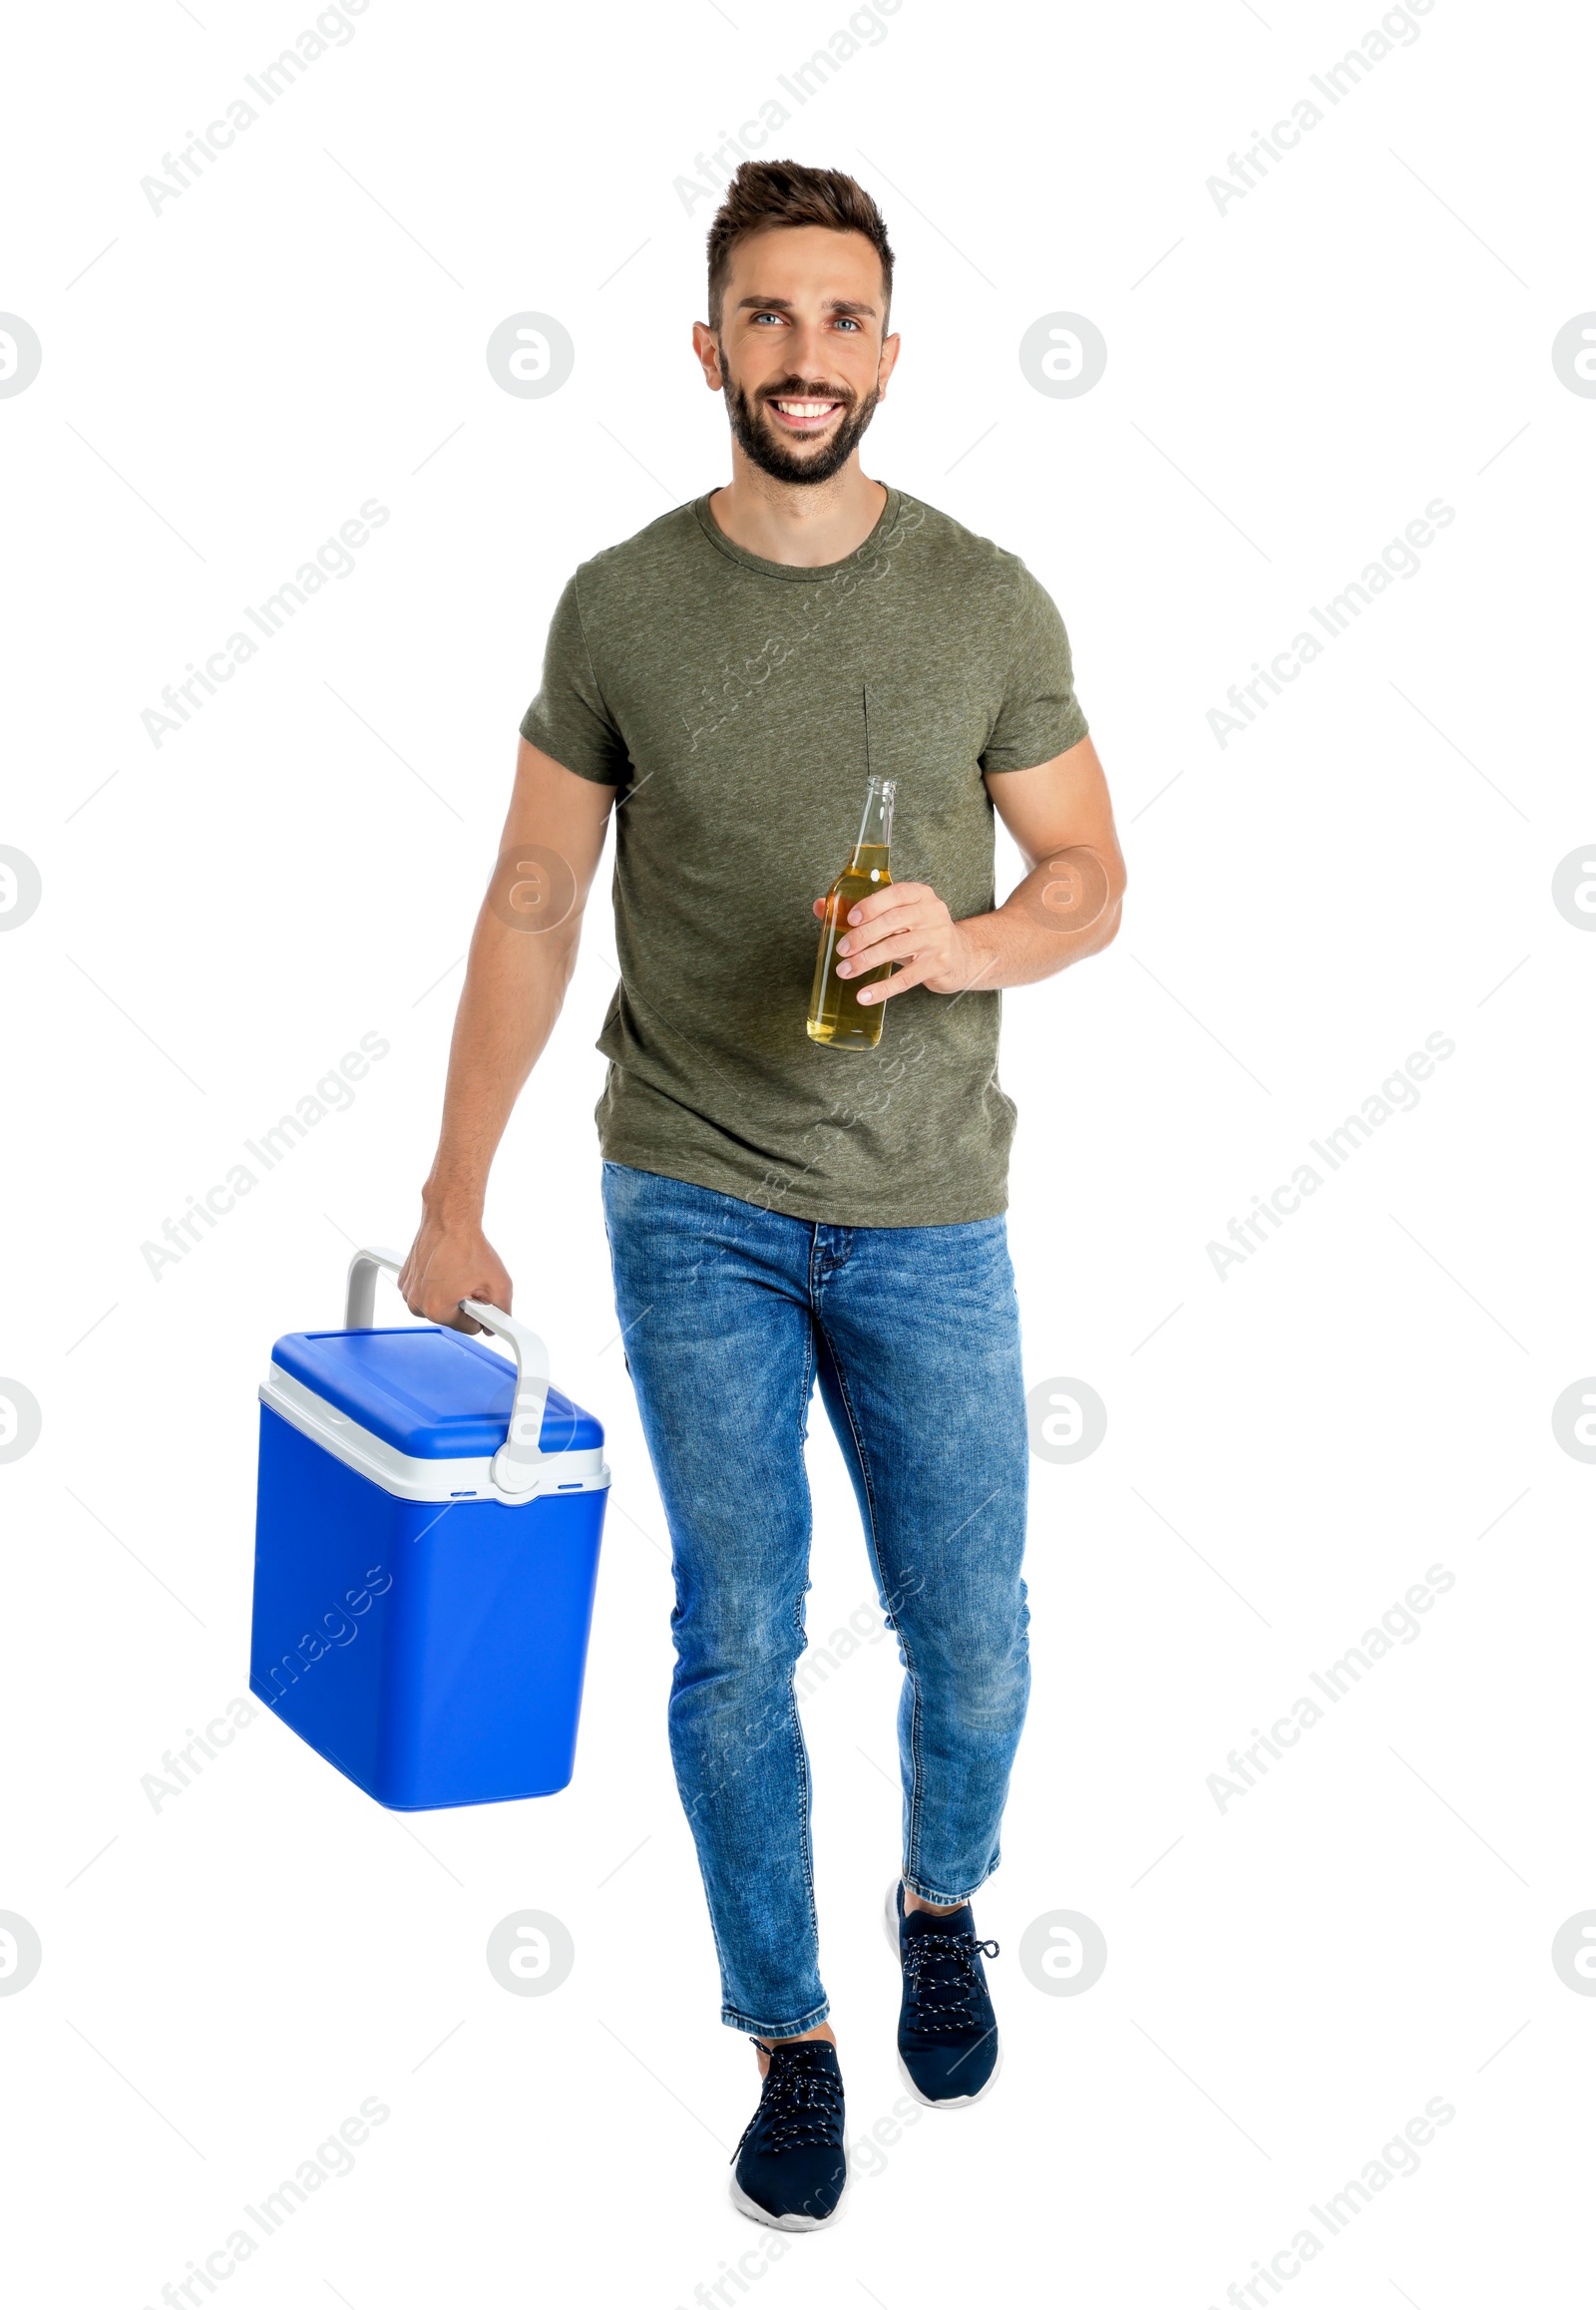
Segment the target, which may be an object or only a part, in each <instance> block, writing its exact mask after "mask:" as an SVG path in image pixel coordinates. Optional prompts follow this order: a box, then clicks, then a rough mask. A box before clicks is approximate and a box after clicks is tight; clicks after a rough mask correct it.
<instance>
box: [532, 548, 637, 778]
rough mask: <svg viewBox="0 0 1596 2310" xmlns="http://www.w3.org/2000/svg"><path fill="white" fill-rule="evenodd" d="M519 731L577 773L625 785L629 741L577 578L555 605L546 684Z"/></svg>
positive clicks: (546, 654) (547, 646)
mask: <svg viewBox="0 0 1596 2310" xmlns="http://www.w3.org/2000/svg"><path fill="white" fill-rule="evenodd" d="M521 735H522V736H523V737H524V738H525V739H526V740H527V741H528V743H529V744H530V745H533V746H537V747H538V748H540V749H541V751H542V752H543V753H545V754H548V755H551V756H552V757H553V759H554V760H555V761H556V762H559V763H562V764H563V765H564V767H565V768H566V769H567V770H574V771H575V772H576V774H577V776H578V777H579V778H591V779H592V780H593V781H594V783H595V784H596V785H598V786H623V785H624V784H625V782H626V773H627V769H628V766H629V757H628V755H627V751H626V741H625V739H624V738H623V737H622V736H621V735H620V732H619V731H618V730H617V729H616V727H615V724H614V720H613V718H612V716H611V715H610V712H609V708H608V707H607V706H606V705H605V704H604V698H603V692H602V691H601V690H600V689H599V687H598V675H597V673H595V671H594V664H593V658H592V656H591V654H590V652H589V649H588V637H587V635H586V633H585V632H584V631H583V624H582V606H581V603H580V602H579V600H578V598H577V580H576V578H575V577H573V578H572V579H571V581H570V583H569V584H568V585H567V587H566V589H565V591H564V593H562V594H561V596H560V599H559V601H558V602H557V603H556V605H555V613H554V616H553V617H552V618H551V619H550V622H549V639H548V641H547V642H546V643H545V644H544V653H543V686H542V688H541V689H540V690H539V692H538V695H537V696H536V697H535V698H534V699H533V701H532V704H531V705H530V706H529V707H528V708H527V711H526V713H525V714H524V715H523V716H522V720H521Z"/></svg>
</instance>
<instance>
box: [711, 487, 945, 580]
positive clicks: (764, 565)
mask: <svg viewBox="0 0 1596 2310" xmlns="http://www.w3.org/2000/svg"><path fill="white" fill-rule="evenodd" d="M712 494H713V493H712V492H706V493H705V495H704V496H703V497H701V498H694V499H693V501H692V510H693V513H694V514H695V515H696V516H697V520H698V527H699V528H700V529H701V530H702V531H703V534H704V536H705V537H706V538H707V539H708V540H709V543H710V544H711V546H713V547H714V549H715V551H716V552H717V553H720V554H724V555H725V557H726V559H727V561H728V562H740V563H741V564H742V567H743V568H744V569H745V570H752V571H754V572H756V573H757V575H758V576H759V577H788V578H798V579H800V580H802V579H805V578H808V579H811V580H813V579H815V578H818V577H835V576H836V575H837V573H838V571H839V570H846V569H847V568H848V567H849V565H850V564H851V563H854V562H860V561H863V560H864V559H865V558H866V557H867V556H868V555H871V554H873V553H875V551H876V549H877V548H878V547H879V546H880V544H881V543H882V541H883V539H884V538H885V537H886V535H887V533H888V532H889V531H890V530H891V528H892V527H893V524H894V523H895V522H896V521H897V519H898V510H899V507H900V506H901V505H902V503H903V492H902V491H901V490H896V489H894V488H893V487H892V486H891V484H890V483H889V484H888V485H887V503H886V504H885V505H884V506H883V507H882V509H881V518H880V520H879V521H878V522H877V524H876V526H875V528H874V529H873V530H872V531H871V533H870V535H869V537H868V538H866V539H865V541H864V543H863V544H862V545H859V546H856V547H855V548H854V550H853V552H852V553H851V554H845V555H844V556H843V558H842V560H841V561H840V562H822V563H820V564H819V566H818V567H817V568H815V569H812V570H809V569H799V568H798V567H796V566H795V565H794V564H793V563H791V562H767V561H766V560H765V558H764V556H763V555H762V554H750V553H749V552H748V550H747V548H746V547H744V546H738V545H736V544H734V543H733V541H732V540H731V539H730V538H728V537H727V536H726V533H725V531H724V530H722V529H721V527H720V525H719V524H718V522H717V521H716V520H715V517H714V515H713V514H712V513H711V511H710V508H709V499H710V496H711V495H712Z"/></svg>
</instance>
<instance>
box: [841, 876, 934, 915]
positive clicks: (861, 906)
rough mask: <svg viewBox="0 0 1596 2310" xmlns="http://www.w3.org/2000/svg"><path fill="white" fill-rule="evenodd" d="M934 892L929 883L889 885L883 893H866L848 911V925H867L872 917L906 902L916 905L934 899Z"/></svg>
mask: <svg viewBox="0 0 1596 2310" xmlns="http://www.w3.org/2000/svg"><path fill="white" fill-rule="evenodd" d="M936 896H937V894H936V892H935V891H934V890H933V889H932V888H931V886H930V884H929V883H889V884H888V885H887V888H886V889H885V890H884V891H870V892H867V894H866V895H865V897H864V898H862V899H856V900H855V902H854V904H853V906H852V907H851V908H850V909H849V913H848V920H849V922H850V923H853V922H860V923H868V922H869V921H870V919H871V917H872V916H873V915H880V914H885V913H886V912H887V911H888V910H889V909H890V908H893V907H899V906H902V905H903V904H904V903H905V901H906V900H907V901H908V902H909V903H910V904H912V905H916V904H918V903H919V902H920V901H921V900H923V899H935V898H936Z"/></svg>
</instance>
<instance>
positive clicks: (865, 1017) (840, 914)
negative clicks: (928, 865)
mask: <svg viewBox="0 0 1596 2310" xmlns="http://www.w3.org/2000/svg"><path fill="white" fill-rule="evenodd" d="M897 792H898V782H897V780H896V779H894V778H872V779H871V780H870V784H869V787H868V789H867V791H866V794H865V812H864V817H863V818H862V819H861V821H860V826H859V840H858V841H857V842H856V843H855V844H854V854H853V857H852V858H851V859H850V860H849V861H848V864H847V865H846V866H845V867H844V868H843V870H842V873H841V874H840V875H839V876H838V877H837V880H836V881H835V882H834V883H833V884H832V886H831V889H830V890H829V891H828V892H827V893H826V912H825V917H824V919H823V921H822V923H821V926H820V947H819V950H818V952H817V954H816V956H815V983H814V989H813V991H812V993H811V994H810V997H809V1038H810V1040H811V1041H812V1042H823V1043H825V1044H826V1045H827V1046H828V1048H830V1049H832V1050H874V1049H875V1047H876V1045H877V1043H879V1042H880V1040H881V1028H882V1018H883V1014H884V1012H885V1011H886V1008H887V1005H886V1004H885V1003H884V1002H861V1001H860V999H859V989H860V987H861V986H873V985H874V984H875V983H876V981H877V980H878V979H881V978H890V977H891V975H892V964H891V963H890V962H883V963H881V964H880V965H879V966H878V967H877V968H876V969H874V970H861V971H860V972H859V974H858V976H857V977H854V976H849V977H847V978H839V977H838V975H837V942H838V940H839V939H843V938H846V937H847V935H848V928H849V925H848V911H849V909H850V908H851V907H856V906H857V905H858V904H859V901H860V900H861V899H867V898H869V896H870V894H871V892H872V891H884V890H886V889H887V887H888V885H889V884H890V883H891V881H892V876H891V875H890V874H889V872H888V871H887V857H888V852H889V850H890V848H891V845H892V806H893V801H894V798H895V796H896V795H897ZM843 960H844V962H847V961H848V960H849V958H848V957H847V956H844V958H843Z"/></svg>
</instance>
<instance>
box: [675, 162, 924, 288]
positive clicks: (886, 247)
mask: <svg viewBox="0 0 1596 2310" xmlns="http://www.w3.org/2000/svg"><path fill="white" fill-rule="evenodd" d="M773 224H822V225H824V226H826V228H827V229H828V230H829V231H831V232H862V233H863V234H864V236H865V238H866V239H867V240H868V241H871V242H873V243H874V245H875V248H876V251H877V254H878V255H879V256H880V258H881V276H882V285H883V288H884V290H885V294H886V303H887V306H888V308H889V309H890V308H891V305H892V246H891V243H890V242H889V241H888V238H887V226H886V223H885V221H884V219H883V217H882V213H881V210H880V209H879V208H878V207H877V206H876V203H875V201H874V200H872V198H871V197H870V194H869V193H868V192H866V191H865V189H864V187H863V186H862V185H860V184H856V182H855V181H854V179H853V178H852V177H845V176H843V174H842V173H841V171H840V170H837V169H806V168H805V167H804V166H803V164H802V163H801V162H799V161H744V162H743V164H742V166H741V168H740V169H739V170H738V171H737V174H736V176H735V177H733V179H732V180H731V183H730V184H729V185H728V186H727V187H726V197H725V199H724V200H723V201H722V202H721V204H720V207H719V209H718V210H717V211H716V214H715V220H714V222H713V224H711V225H710V227H709V325H710V327H711V328H712V329H718V328H719V327H720V300H721V296H722V293H723V291H724V289H725V286H726V274H727V273H728V271H729V270H730V268H731V252H732V250H733V249H734V248H735V247H736V245H737V243H738V241H739V240H746V239H747V238H748V237H749V235H750V234H752V233H755V232H763V231H765V230H766V229H767V228H768V227H769V226H771V225H773ZM882 321H883V325H884V326H885V322H886V314H885V313H883V315H882Z"/></svg>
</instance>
